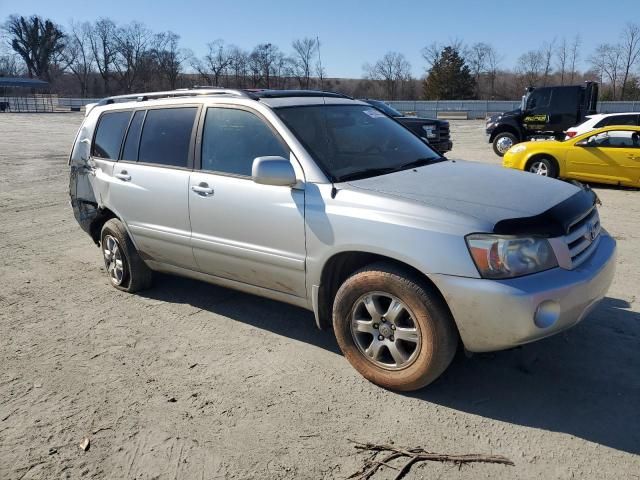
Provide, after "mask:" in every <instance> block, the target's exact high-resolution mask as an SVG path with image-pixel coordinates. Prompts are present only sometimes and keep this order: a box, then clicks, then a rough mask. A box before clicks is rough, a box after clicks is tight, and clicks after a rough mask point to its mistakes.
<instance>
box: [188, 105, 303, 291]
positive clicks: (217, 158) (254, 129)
mask: <svg viewBox="0 0 640 480" xmlns="http://www.w3.org/2000/svg"><path fill="white" fill-rule="evenodd" d="M203 119H204V125H203V127H202V128H201V131H202V133H201V136H199V139H198V146H197V150H198V158H199V162H198V164H199V168H198V169H196V170H195V171H194V172H193V174H192V175H191V180H190V186H189V208H190V214H191V227H192V235H193V237H192V244H193V252H194V255H195V258H196V261H197V264H198V267H199V268H200V270H201V271H202V272H205V273H208V274H211V275H215V276H218V277H222V278H226V279H229V280H235V281H238V282H242V283H246V284H250V285H254V286H258V287H262V288H267V289H270V290H276V291H279V292H283V293H287V294H290V295H294V296H298V297H304V296H306V287H305V255H306V251H305V231H304V190H303V189H297V188H291V187H283V186H273V185H259V184H257V183H254V182H253V180H252V179H251V167H252V164H253V160H254V159H255V158H256V157H260V156H268V155H277V156H282V157H284V158H291V159H292V161H293V164H294V169H297V171H299V172H300V175H302V173H301V170H300V168H299V166H297V165H296V161H295V159H293V157H292V156H291V154H290V150H289V148H288V147H287V145H286V144H285V143H284V141H283V140H282V139H281V138H280V137H279V135H278V134H277V133H276V132H275V131H274V130H273V129H272V128H271V127H270V126H269V124H268V122H267V121H266V120H265V119H263V118H262V117H261V116H259V115H258V114H257V113H256V112H253V111H251V110H247V109H242V108H236V107H222V106H220V107H210V108H208V109H207V111H206V112H204V114H203ZM300 178H301V177H300Z"/></svg>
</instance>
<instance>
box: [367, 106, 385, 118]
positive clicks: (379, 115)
mask: <svg viewBox="0 0 640 480" xmlns="http://www.w3.org/2000/svg"><path fill="white" fill-rule="evenodd" d="M364 113H365V114H366V115H369V116H370V117H371V118H383V117H384V116H385V114H384V113H382V112H380V111H378V110H376V109H375V108H368V109H367V110H364Z"/></svg>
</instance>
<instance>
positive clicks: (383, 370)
mask: <svg viewBox="0 0 640 480" xmlns="http://www.w3.org/2000/svg"><path fill="white" fill-rule="evenodd" d="M372 292H373V294H374V295H378V294H379V293H382V294H383V295H384V294H389V295H390V296H392V297H395V298H396V299H398V300H400V301H401V302H402V303H404V305H405V306H406V307H407V309H406V312H407V315H408V318H409V320H410V321H411V322H412V323H413V324H415V325H416V327H418V328H416V330H417V335H416V338H418V337H419V344H418V345H417V346H416V347H415V349H414V350H413V353H412V357H413V360H412V361H411V362H407V366H404V367H399V368H398V367H396V368H387V367H385V366H381V365H379V362H377V361H375V360H373V359H371V358H370V357H369V356H367V355H366V354H365V353H364V352H363V351H362V346H361V345H359V344H357V343H356V342H357V341H359V340H356V339H355V337H356V336H357V337H359V336H360V332H356V333H353V332H352V317H356V316H359V314H358V313H356V309H357V308H360V307H359V306H360V305H362V303H361V302H362V299H363V298H366V297H367V295H368V294H371V293H372ZM384 308H385V307H383V310H384ZM389 311H391V308H389ZM389 311H387V313H386V314H385V315H388V313H389ZM381 318H382V322H385V321H386V322H389V320H385V317H384V315H383V316H382V317H381ZM372 319H373V317H372ZM373 325H374V326H375V323H374V324H373ZM378 325H379V329H378V330H374V332H377V333H373V334H370V335H371V338H372V340H371V342H375V340H376V339H375V336H376V334H378V333H381V332H382V328H383V327H382V326H381V325H382V324H378ZM387 325H389V323H387ZM333 328H334V332H335V335H336V339H337V341H338V345H339V346H340V349H341V350H342V353H343V354H344V356H345V357H346V359H347V360H348V361H349V363H351V365H352V366H353V367H354V368H355V369H356V370H357V371H358V372H360V374H361V375H362V376H364V377H365V378H366V379H367V380H369V381H371V382H373V383H375V384H377V385H380V386H382V387H384V388H389V389H392V390H401V391H410V390H417V389H419V388H422V387H424V386H426V385H428V384H429V383H431V382H433V381H434V380H435V379H436V378H438V377H439V376H440V375H441V374H442V372H444V371H445V370H446V368H447V367H448V366H449V364H450V363H451V361H452V360H453V357H454V355H455V353H456V348H457V345H458V332H457V329H456V327H455V324H454V320H453V318H452V316H451V313H450V311H449V308H448V307H447V305H446V304H445V303H444V301H443V300H442V299H441V298H440V296H439V295H438V294H437V293H436V292H435V291H434V289H433V287H431V286H430V285H429V284H427V283H426V282H425V281H424V280H423V279H421V278H420V277H419V276H417V275H414V274H413V273H411V272H408V271H405V270H403V269H401V268H398V267H396V266H394V265H392V264H388V263H385V262H381V263H375V264H372V265H369V266H367V267H365V268H363V269H361V270H358V271H357V272H355V273H354V274H352V275H351V276H350V277H349V278H347V280H345V282H344V283H343V284H342V286H341V287H340V289H339V290H338V292H337V294H336V297H335V301H334V304H333ZM400 330H401V327H400V326H398V329H397V330H396V328H395V327H394V332H395V334H396V336H398V338H397V339H396V341H397V340H398V339H399V338H400V337H399V331H400ZM364 335H369V333H365V334H364ZM378 339H379V340H383V341H382V342H378V344H380V345H383V344H384V343H385V342H387V341H393V340H394V337H393V336H391V337H388V338H386V337H383V336H382V335H378ZM400 341H401V342H402V340H400ZM392 343H394V342H392ZM372 345H373V343H372ZM382 348H386V347H384V346H383V347H382ZM396 348H397V347H396ZM378 351H380V349H379V350H378ZM388 353H389V354H390V353H391V350H388Z"/></svg>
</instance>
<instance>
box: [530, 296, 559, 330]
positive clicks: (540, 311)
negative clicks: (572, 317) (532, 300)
mask: <svg viewBox="0 0 640 480" xmlns="http://www.w3.org/2000/svg"><path fill="white" fill-rule="evenodd" d="M558 318H560V304H559V303H558V302H554V301H553V300H545V301H544V302H542V303H541V304H540V305H538V308H537V309H536V314H535V315H534V316H533V323H535V324H536V327H539V328H548V327H550V326H551V325H553V324H554V323H556V322H557V321H558Z"/></svg>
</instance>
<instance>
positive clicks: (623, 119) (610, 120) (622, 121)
mask: <svg viewBox="0 0 640 480" xmlns="http://www.w3.org/2000/svg"><path fill="white" fill-rule="evenodd" d="M637 124H638V116H637V115H612V116H611V117H606V118H603V119H602V120H600V121H599V122H598V123H597V124H596V126H595V128H602V127H608V126H610V125H637Z"/></svg>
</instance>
